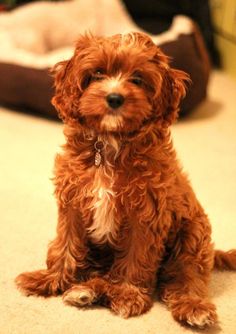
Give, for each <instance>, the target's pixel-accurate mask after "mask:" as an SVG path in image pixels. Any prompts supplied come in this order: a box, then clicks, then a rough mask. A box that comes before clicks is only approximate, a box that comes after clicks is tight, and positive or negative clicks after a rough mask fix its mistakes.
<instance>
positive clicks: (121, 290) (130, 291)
mask: <svg viewBox="0 0 236 334" xmlns="http://www.w3.org/2000/svg"><path fill="white" fill-rule="evenodd" d="M109 300H110V307H111V309H112V310H113V311H114V312H115V313H116V314H118V315H120V316H121V317H123V318H129V317H132V316H137V315H140V314H142V313H145V312H147V311H148V310H149V309H150V308H151V307H152V304H153V302H152V299H151V297H150V296H149V295H148V294H145V293H143V292H142V291H141V290H140V289H139V288H138V287H136V286H134V285H131V284H128V283H122V284H115V285H114V286H112V288H111V290H110V291H109Z"/></svg>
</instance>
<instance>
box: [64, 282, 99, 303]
mask: <svg viewBox="0 0 236 334" xmlns="http://www.w3.org/2000/svg"><path fill="white" fill-rule="evenodd" d="M96 297H97V296H96V293H95V291H94V290H92V289H91V288H89V287H88V286H86V285H83V284H80V285H74V286H72V287H71V288H70V289H69V290H67V291H66V292H65V293H64V294H63V301H64V303H66V304H68V305H72V306H78V307H83V306H88V305H91V304H92V303H94V302H95V301H96Z"/></svg>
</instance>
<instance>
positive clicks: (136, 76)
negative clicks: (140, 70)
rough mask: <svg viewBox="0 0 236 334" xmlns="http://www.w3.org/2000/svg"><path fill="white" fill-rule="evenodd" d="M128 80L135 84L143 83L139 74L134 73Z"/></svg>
mask: <svg viewBox="0 0 236 334" xmlns="http://www.w3.org/2000/svg"><path fill="white" fill-rule="evenodd" d="M130 81H131V82H132V83H134V84H135V85H137V86H141V85H142V84H143V78H142V76H141V75H140V74H134V75H133V77H132V78H131V80H130Z"/></svg>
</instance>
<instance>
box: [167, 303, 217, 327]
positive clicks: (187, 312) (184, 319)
mask: <svg viewBox="0 0 236 334" xmlns="http://www.w3.org/2000/svg"><path fill="white" fill-rule="evenodd" d="M171 311H172V315H173V317H174V318H175V320H177V321H179V322H181V323H184V324H186V325H190V326H192V327H197V328H201V329H202V328H205V327H212V326H214V325H217V322H218V321H217V314H216V307H215V306H214V305H213V304H212V303H210V302H208V301H205V300H201V299H200V298H184V299H183V300H181V299H180V301H179V302H178V303H176V304H175V305H173V306H172V307H171Z"/></svg>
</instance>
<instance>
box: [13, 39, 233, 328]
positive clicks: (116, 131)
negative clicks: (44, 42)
mask: <svg viewBox="0 0 236 334" xmlns="http://www.w3.org/2000/svg"><path fill="white" fill-rule="evenodd" d="M54 73H55V86H56V93H55V97H54V98H53V101H52V102H53V104H54V106H55V107H56V108H57V110H58V111H59V115H60V117H61V118H62V119H63V121H64V122H65V136H66V139H67V141H66V144H65V146H64V153H63V154H60V155H58V156H57V158H56V167H55V186H56V191H55V193H56V197H57V201H58V211H59V220H58V229H57V237H56V239H55V240H54V241H53V242H52V243H51V244H50V247H49V250H48V257H47V269H45V270H39V271H35V272H30V273H23V274H21V275H20V276H18V278H17V279H16V281H17V284H18V286H19V287H20V288H21V289H23V290H24V291H25V292H26V293H27V294H36V295H43V296H49V295H57V294H60V293H64V296H63V299H64V301H65V302H66V303H69V304H72V305H76V306H84V305H88V304H92V303H100V304H103V305H106V306H108V307H110V308H111V309H112V310H113V311H114V312H115V313H117V314H120V315H122V316H123V317H129V316H134V315H139V314H141V313H144V312H146V311H147V310H149V309H150V307H151V306H152V298H151V296H152V294H153V292H154V289H155V287H156V286H157V284H158V291H159V293H160V297H161V299H162V300H164V301H165V302H166V303H167V305H168V307H169V308H170V310H171V312H172V314H173V317H174V318H175V319H176V320H178V321H180V322H183V323H185V324H189V325H192V326H198V327H204V326H210V325H213V324H215V323H216V322H217V315H216V308H215V306H214V305H213V304H212V303H211V302H210V301H209V300H208V296H207V289H208V282H209V277H210V273H211V271H212V268H213V266H214V262H215V264H216V266H217V267H218V268H231V269H236V251H232V252H228V253H224V252H219V251H218V252H215V251H214V250H213V245H212V243H211V227H210V224H209V221H208V218H207V216H206V214H205V213H204V211H203V209H202V207H201V206H200V204H199V202H198V201H197V199H196V196H195V194H194V192H193V190H192V188H191V186H190V184H189V181H188V180H187V177H186V175H185V174H184V173H183V172H182V169H181V167H180V165H179V163H178V161H177V158H176V153H175V151H174V149H173V145H172V141H171V137H170V131H169V126H170V125H171V124H172V123H173V122H174V121H175V120H176V117H177V114H178V108H179V107H178V106H179V103H180V99H181V98H182V97H183V96H184V95H185V85H184V82H185V81H188V76H187V75H186V74H185V73H184V72H181V71H178V70H174V69H171V68H170V67H169V64H168V59H167V57H166V56H165V55H164V54H163V53H162V52H161V51H160V49H158V48H157V47H156V46H155V44H154V43H153V42H152V40H151V39H150V38H149V37H148V36H147V35H145V34H141V33H130V34H127V35H115V36H113V37H109V38H101V37H93V36H91V35H85V36H80V38H79V40H78V43H77V47H76V50H75V53H74V56H73V57H72V58H71V59H70V60H68V61H63V62H60V63H59V64H57V65H56V66H55V68H54Z"/></svg>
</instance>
